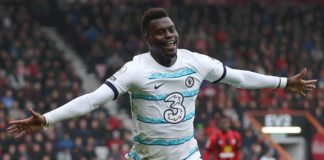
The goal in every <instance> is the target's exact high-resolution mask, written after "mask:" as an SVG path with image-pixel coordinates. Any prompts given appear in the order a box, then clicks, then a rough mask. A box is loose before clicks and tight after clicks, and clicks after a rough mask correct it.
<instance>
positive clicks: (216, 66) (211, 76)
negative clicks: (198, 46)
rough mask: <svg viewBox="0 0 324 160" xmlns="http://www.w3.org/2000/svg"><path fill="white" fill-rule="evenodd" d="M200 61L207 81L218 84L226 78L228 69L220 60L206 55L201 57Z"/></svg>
mask: <svg viewBox="0 0 324 160" xmlns="http://www.w3.org/2000/svg"><path fill="white" fill-rule="evenodd" d="M198 60H199V61H200V62H199V63H200V65H201V69H200V70H201V73H202V75H203V77H204V79H205V80H207V81H209V82H213V83H217V82H219V81H221V80H222V79H223V78H224V77H225V76H226V67H225V66H224V65H223V63H222V62H220V61H219V60H217V59H215V58H212V57H209V56H206V55H200V56H199V58H198Z"/></svg>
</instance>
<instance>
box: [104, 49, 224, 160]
mask: <svg viewBox="0 0 324 160" xmlns="http://www.w3.org/2000/svg"><path fill="white" fill-rule="evenodd" d="M225 75H226V68H225V66H224V65H223V64H222V63H221V62H220V61H218V60H216V59H214V58H211V57H208V56H206V55H202V54H198V53H194V52H191V51H188V50H185V49H178V51H177V60H176V62H175V63H174V64H173V65H172V66H171V67H164V66H162V65H160V64H159V63H157V62H156V61H155V60H154V59H153V57H152V56H151V55H150V53H144V54H141V55H137V56H135V57H134V59H133V61H130V62H128V63H126V64H125V65H124V66H123V67H122V68H121V69H120V70H119V71H117V72H116V73H115V74H114V75H113V76H111V77H110V78H109V79H107V81H106V84H107V85H108V86H109V87H111V88H112V89H113V91H114V92H115V98H117V97H118V95H121V94H123V93H125V92H128V93H129V94H130V97H131V112H132V119H133V122H134V127H135V137H134V142H135V145H134V146H133V148H132V149H131V151H130V152H129V153H128V155H127V157H128V158H129V159H136V160H137V159H150V160H180V159H198V158H199V157H200V153H199V150H198V146H197V142H196V140H195V139H194V126H193V121H194V118H195V100H196V97H197V95H198V93H199V88H200V85H201V83H202V82H203V80H207V81H210V82H218V81H220V80H221V79H223V78H224V77H225Z"/></svg>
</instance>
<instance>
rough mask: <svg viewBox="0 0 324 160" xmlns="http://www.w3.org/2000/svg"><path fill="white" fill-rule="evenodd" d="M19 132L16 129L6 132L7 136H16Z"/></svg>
mask: <svg viewBox="0 0 324 160" xmlns="http://www.w3.org/2000/svg"><path fill="white" fill-rule="evenodd" d="M19 132H20V130H19V129H18V128H15V129H12V130H10V131H8V134H10V135H16V134H18V133H19Z"/></svg>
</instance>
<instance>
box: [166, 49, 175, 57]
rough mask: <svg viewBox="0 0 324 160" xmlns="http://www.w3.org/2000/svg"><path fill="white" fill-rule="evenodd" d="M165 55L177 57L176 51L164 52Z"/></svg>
mask: <svg viewBox="0 0 324 160" xmlns="http://www.w3.org/2000/svg"><path fill="white" fill-rule="evenodd" d="M165 53H166V55H167V56H168V57H175V56H177V50H173V51H165Z"/></svg>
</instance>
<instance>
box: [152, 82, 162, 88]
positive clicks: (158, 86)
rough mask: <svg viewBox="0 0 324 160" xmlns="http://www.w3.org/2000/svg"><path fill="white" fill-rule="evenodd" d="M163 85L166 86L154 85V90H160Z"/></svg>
mask: <svg viewBox="0 0 324 160" xmlns="http://www.w3.org/2000/svg"><path fill="white" fill-rule="evenodd" d="M162 85H164V83H162V84H159V85H154V89H158V88H160V87H161V86H162Z"/></svg>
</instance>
